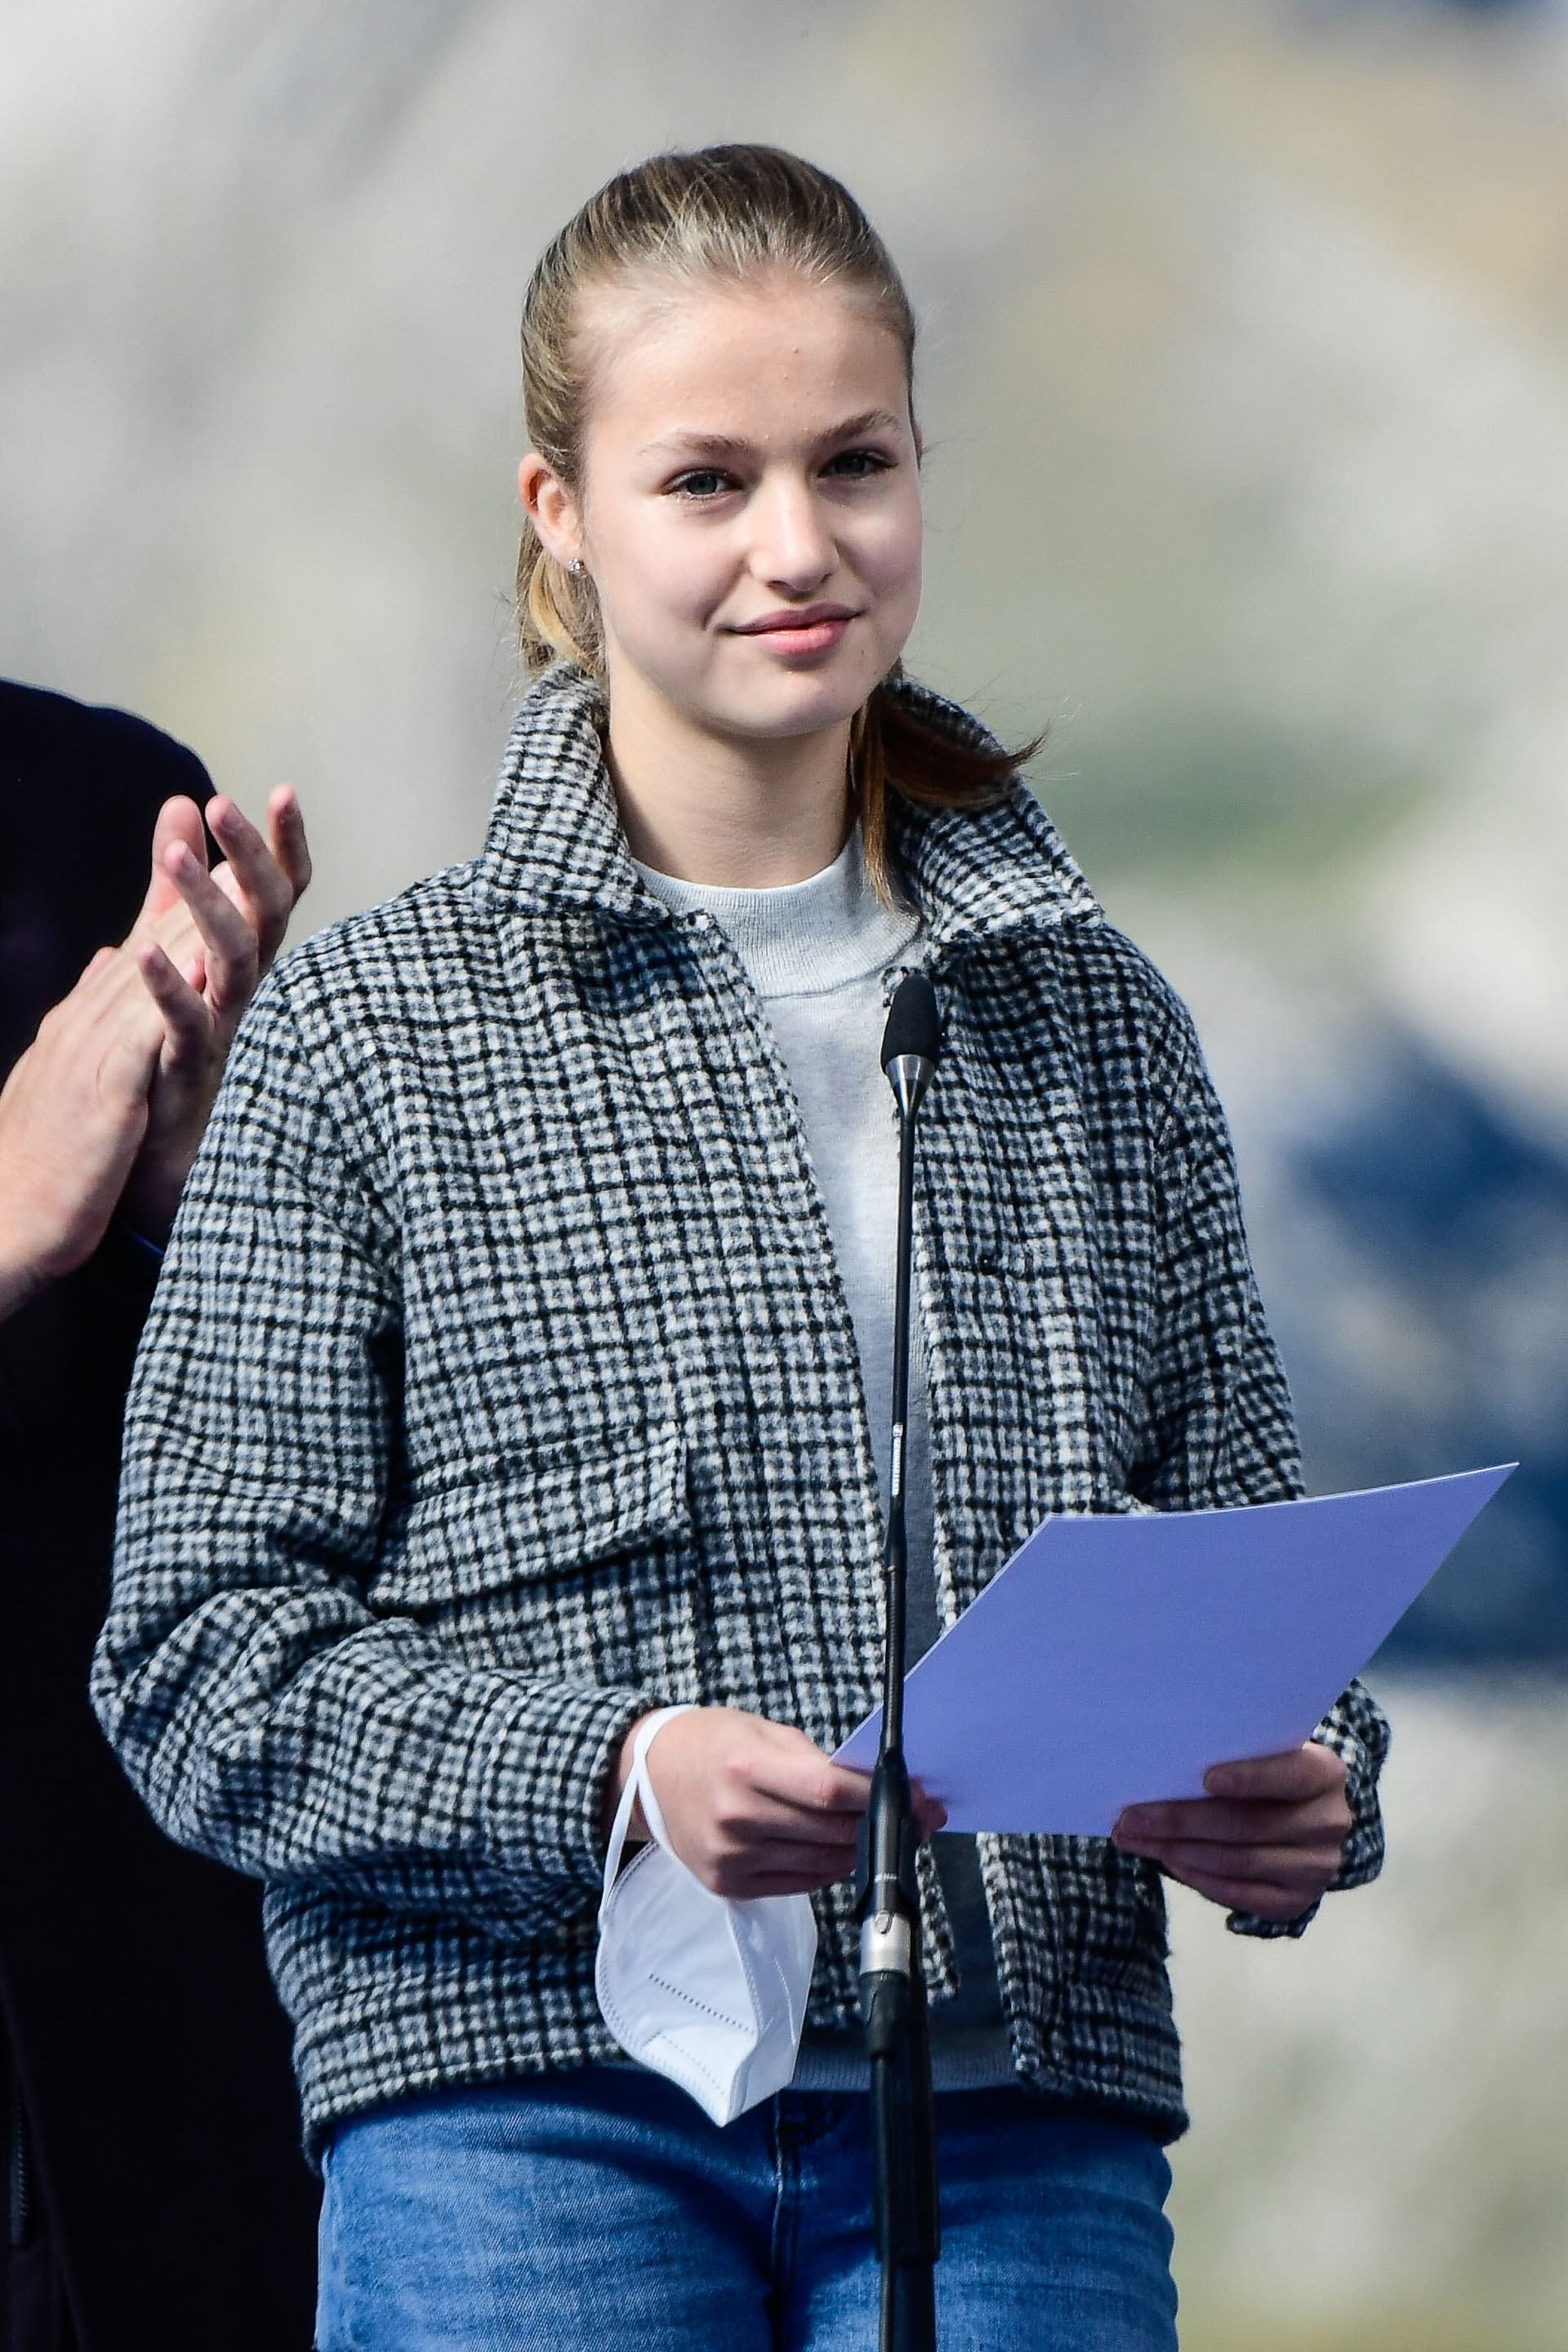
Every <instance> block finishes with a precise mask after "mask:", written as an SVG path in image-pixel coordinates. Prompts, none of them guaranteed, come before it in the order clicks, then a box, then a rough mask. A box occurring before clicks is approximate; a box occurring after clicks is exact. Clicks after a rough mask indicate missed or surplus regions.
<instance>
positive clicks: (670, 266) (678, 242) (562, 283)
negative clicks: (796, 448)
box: [517, 145, 1036, 897]
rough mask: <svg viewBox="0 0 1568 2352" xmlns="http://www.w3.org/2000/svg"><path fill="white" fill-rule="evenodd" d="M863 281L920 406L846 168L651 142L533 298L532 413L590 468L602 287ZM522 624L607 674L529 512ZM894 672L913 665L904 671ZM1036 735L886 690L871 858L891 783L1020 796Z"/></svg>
mask: <svg viewBox="0 0 1568 2352" xmlns="http://www.w3.org/2000/svg"><path fill="white" fill-rule="evenodd" d="M781 268H783V269H790V270H794V271H795V272H797V273H799V274H800V275H801V276H803V277H805V278H811V279H813V280H814V281H816V283H817V284H820V285H837V286H842V287H845V288H847V289H853V290H854V291H855V292H856V293H857V294H858V295H859V296H861V297H862V298H863V299H865V300H866V302H867V304H868V310H870V313H871V315H872V316H873V317H874V318H875V319H877V320H878V321H879V323H880V324H882V325H884V326H886V327H887V328H888V329H889V331H890V332H891V333H892V334H893V335H894V336H895V337H896V338H897V340H898V342H899V345H900V350H901V351H902V352H903V357H904V370H905V380H906V383H907V384H908V385H909V388H910V414H911V415H912V414H913V383H914V354H915V316H914V311H913V309H912V307H911V305H910V298H909V295H908V294H907V292H906V291H905V289H904V283H903V280H902V278H900V276H899V273H898V270H897V269H896V268H895V267H894V265H893V261H892V257H891V256H890V255H889V251H888V249H887V247H886V246H885V245H884V244H883V243H882V240H881V238H880V237H879V236H878V234H877V232H876V230H875V229H874V228H873V227H872V226H871V224H870V222H869V220H868V218H867V216H866V215H865V213H864V212H863V211H862V210H861V208H860V206H859V205H858V204H857V203H856V201H855V199H854V197H853V196H852V195H851V194H849V191H848V189H847V188H846V187H845V186H844V185H843V184H841V183H840V182H839V181H837V180H836V179H834V178H833V177H832V176H831V175H830V174H829V173H826V172H823V171H819V170H818V169H817V167H816V164H814V163H805V162H804V161H803V160H802V158H801V157H799V156H798V155H791V154H789V153H787V152H785V151H784V149H783V148H779V147H760V146H742V145H733V146H723V147H705V148H702V149H700V150H699V151H697V152H695V153H691V154H680V153H672V154H667V155H654V156H650V157H649V158H648V160H647V162H646V163H638V164H637V165H636V166H635V167H634V168H633V169H632V170H630V171H626V172H621V173H617V174H616V177H615V178H614V179H613V180H611V181H609V182H608V183H607V184H605V186H604V187H602V188H601V189H600V190H599V192H598V194H597V195H594V196H590V197H589V199H588V201H587V203H586V204H585V205H584V206H583V208H582V210H581V211H580V212H578V213H576V214H574V216H573V218H572V219H571V220H569V221H568V222H567V224H566V226H565V227H564V228H563V230H562V231H561V234H560V235H559V236H557V237H556V238H555V239H554V240H553V241H552V244H551V245H550V246H548V247H546V249H545V251H544V252H543V254H542V256H541V257H540V259H539V263H538V266H537V267H536V268H535V269H534V272H533V275H532V277H531V279H530V280H529V287H528V292H527V294H526V296H525V297H524V299H523V306H522V403H523V417H524V421H525V423H526V425H527V428H528V434H529V438H530V440H531V444H532V446H533V447H534V449H535V450H537V452H538V453H539V455H540V457H542V458H543V459H544V462H545V464H546V465H547V466H548V467H550V469H551V471H552V473H553V474H554V475H555V476H556V477H557V478H558V479H559V480H560V481H561V482H563V484H564V485H565V486H566V488H568V489H569V490H571V491H573V492H576V491H578V490H579V489H580V487H581V483H582V478H583V444H584V426H585V423H586V417H587V409H588V395H589V384H588V374H589V366H588V356H587V353H586V351H585V347H584V336H583V334H582V332H581V323H580V322H581V305H582V301H583V298H584V295H585V294H587V293H589V292H590V291H592V290H594V289H599V288H605V287H614V286H617V285H623V284H625V283H626V281H627V280H628V279H631V278H645V277H647V276H650V275H655V274H658V275H668V276H673V277H676V278H684V279H686V280H687V281H688V282H689V283H693V284H695V283H700V282H703V281H708V282H711V281H713V280H715V279H716V280H718V281H719V282H720V283H721V284H722V283H728V284H731V285H739V284H743V283H745V282H746V281H747V280H748V279H752V278H756V277H758V276H759V275H761V274H763V273H764V272H766V271H769V270H773V269H781ZM517 617H518V635H519V640H520V644H521V654H522V660H523V666H524V667H525V668H526V669H527V670H529V671H535V670H541V669H543V668H545V667H547V666H548V664H550V663H551V662H552V661H557V660H562V659H564V660H566V661H571V662H575V663H576V664H577V665H578V667H580V668H582V669H584V670H586V671H587V672H588V673H589V675H590V676H591V677H603V676H604V640H603V636H602V633H601V629H600V622H599V607H598V599H597V596H596V594H595V589H594V583H593V582H592V581H591V580H590V579H588V578H586V577H584V575H582V574H580V573H578V574H574V573H573V572H569V571H567V569H566V568H565V566H564V565H563V564H561V563H558V562H556V560H555V558H554V557H553V556H552V555H551V554H550V553H549V551H548V550H547V549H546V548H545V546H544V544H543V542H542V540H541V539H540V537H539V534H538V532H537V531H536V530H535V529H534V527H533V524H532V521H531V520H530V519H528V518H525V519H524V522H523V529H522V544H521V548H520V549H519V551H518V559H517ZM890 675H893V676H896V675H898V672H897V670H896V669H895V671H894V672H892V673H890ZM1035 749H1036V746H1034V745H1032V744H1031V745H1029V746H1027V747H1026V749H1025V750H1024V751H1021V752H1019V753H1016V754H1014V753H1009V752H1005V751H1002V750H1001V749H1000V747H999V746H996V745H987V746H984V747H980V746H973V745H969V744H959V743H955V742H953V741H952V740H950V739H949V738H947V737H946V736H939V735H937V734H935V733H934V732H932V730H931V729H929V728H928V727H926V726H924V725H923V724H921V722H920V721H919V719H916V718H915V717H914V715H913V714H912V713H911V712H910V709H908V707H907V706H906V705H902V704H900V703H899V702H898V701H896V700H895V698H893V697H892V696H890V695H889V694H888V693H887V692H886V691H885V686H882V687H878V688H875V689H874V690H873V692H872V694H871V696H870V698H869V699H868V702H867V703H866V704H865V705H864V706H863V707H862V709H860V710H859V711H858V713H857V715H856V719H855V723H854V726H853V728H852V730H851V738H850V772H849V778H848V788H849V790H850V791H851V792H852V793H854V795H855V798H856V800H857V802H858V809H859V816H860V827H861V835H862V841H863V845H864V849H865V855H866V862H867V866H868V871H869V873H870V875H871V877H872V879H873V881H874V882H875V884H876V887H877V888H878V890H879V893H880V894H881V895H882V896H884V897H886V896H887V895H888V893H889V884H888V870H887V794H888V792H889V789H891V790H894V791H897V792H901V793H904V794H905V795H906V796H908V797H909V798H910V799H912V800H917V801H922V802H925V803H928V804H932V805H938V806H944V807H969V808H974V807H985V806H990V805H993V804H994V803H996V802H997V801H998V800H1001V799H1003V798H1005V795H1006V793H1007V791H1008V789H1009V788H1010V785H1011V782H1012V778H1013V774H1014V772H1015V770H1016V766H1017V765H1018V763H1019V761H1020V760H1022V759H1025V758H1027V757H1028V756H1030V754H1031V753H1032V751H1034V750H1035Z"/></svg>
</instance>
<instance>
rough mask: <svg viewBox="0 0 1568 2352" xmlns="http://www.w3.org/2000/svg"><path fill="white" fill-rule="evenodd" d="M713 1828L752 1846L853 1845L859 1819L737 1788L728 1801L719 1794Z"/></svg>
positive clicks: (764, 1792) (724, 1835) (817, 1806)
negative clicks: (776, 1842) (762, 1842)
mask: <svg viewBox="0 0 1568 2352" xmlns="http://www.w3.org/2000/svg"><path fill="white" fill-rule="evenodd" d="M714 1822H715V1827H716V1828H717V1830H718V1831H719V1832H720V1834H721V1836H723V1837H725V1838H727V1839H728V1838H732V1839H734V1840H736V1841H737V1842H739V1841H740V1840H742V1839H746V1840H750V1841H752V1843H754V1842H755V1841H756V1840H758V1839H759V1838H762V1839H766V1838H789V1839H792V1840H794V1841H795V1843H797V1844H799V1845H811V1846H841V1845H845V1844H848V1845H853V1844H854V1843H855V1832H856V1829H857V1827H858V1816H857V1815H847V1814H844V1813H830V1812H825V1811H823V1809H822V1808H821V1807H820V1806H819V1805H796V1804H791V1803H790V1802H789V1801H787V1800H786V1799H784V1798H782V1797H773V1796H770V1795H769V1794H768V1793H767V1792H766V1791H765V1790H759V1789H754V1788H745V1787H742V1788H738V1789H736V1790H734V1791H733V1792H732V1794H731V1795H730V1796H729V1797H728V1799H726V1796H725V1795H724V1794H723V1793H722V1792H721V1794H720V1795H719V1797H718V1799H717V1801H716V1805H715V1812H714Z"/></svg>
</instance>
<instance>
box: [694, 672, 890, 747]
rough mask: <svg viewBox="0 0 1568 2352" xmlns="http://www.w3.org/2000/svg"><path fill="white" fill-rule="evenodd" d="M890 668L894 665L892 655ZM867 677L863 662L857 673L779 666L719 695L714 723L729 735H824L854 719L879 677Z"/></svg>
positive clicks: (710, 712) (711, 713) (711, 714)
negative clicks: (771, 672)
mask: <svg viewBox="0 0 1568 2352" xmlns="http://www.w3.org/2000/svg"><path fill="white" fill-rule="evenodd" d="M889 667H891V661H890V659H889ZM885 675H886V672H885V670H879V671H878V672H877V673H876V676H874V677H868V676H866V674H865V672H864V669H863V667H862V666H861V665H860V664H857V665H856V667H855V674H854V675H853V676H852V677H851V676H847V675H845V674H844V673H843V672H839V673H838V674H837V675H835V673H834V671H833V669H832V668H831V667H829V668H826V669H823V670H819V671H812V670H809V669H804V668H803V669H800V670H795V671H793V672H792V671H775V672H774V673H773V676H772V677H768V678H765V679H749V680H748V681H747V683H746V685H745V686H744V687H738V688H736V689H735V690H734V691H733V692H732V693H727V694H725V695H723V696H722V697H715V698H713V700H712V701H711V702H710V703H709V705H708V708H707V713H706V715H707V718H708V720H709V722H710V724H717V725H718V726H719V727H720V728H721V730H722V731H723V732H724V733H725V734H727V735H742V736H745V735H750V736H752V737H761V738H763V740H768V741H778V742H784V741H787V740H789V739H790V738H791V737H792V736H796V735H816V734H820V733H821V732H822V730H824V729H825V728H829V727H841V726H843V725H844V723H845V721H846V720H847V719H853V718H854V716H855V713H856V712H857V711H858V709H859V708H860V706H861V704H862V703H863V702H864V701H865V699H866V697H867V696H868V694H869V693H870V691H871V688H873V687H874V686H875V685H876V683H877V679H878V677H883V676H885Z"/></svg>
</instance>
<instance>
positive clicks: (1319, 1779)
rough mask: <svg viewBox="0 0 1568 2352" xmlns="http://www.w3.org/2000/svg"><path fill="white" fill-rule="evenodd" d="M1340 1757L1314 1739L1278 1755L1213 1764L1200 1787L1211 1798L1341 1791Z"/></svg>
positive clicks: (1284, 1796)
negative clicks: (1324, 1790)
mask: <svg viewBox="0 0 1568 2352" xmlns="http://www.w3.org/2000/svg"><path fill="white" fill-rule="evenodd" d="M1344 1782H1345V1766H1344V1759H1343V1758H1342V1757H1339V1756H1336V1755H1335V1754H1334V1751H1333V1749H1332V1748H1324V1747H1322V1746H1321V1745H1320V1744H1319V1742H1318V1741H1316V1740H1309V1741H1308V1742H1307V1743H1306V1745H1305V1746H1304V1747H1301V1748H1288V1749H1287V1750H1286V1751H1285V1753H1284V1754H1283V1755H1279V1756H1249V1757H1244V1758H1242V1759H1239V1760H1237V1761H1235V1762H1232V1763H1227V1764H1215V1765H1212V1766H1211V1767H1210V1769H1208V1771H1206V1772H1205V1774H1204V1787H1205V1789H1206V1790H1208V1792H1209V1794H1210V1795H1211V1796H1214V1797H1273V1798H1282V1799H1286V1800H1289V1799H1292V1798H1297V1797H1311V1796H1315V1795H1316V1794H1317V1793H1318V1791H1319V1790H1321V1789H1334V1788H1343V1786H1344Z"/></svg>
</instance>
